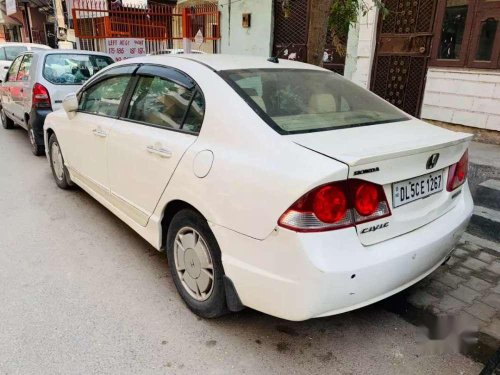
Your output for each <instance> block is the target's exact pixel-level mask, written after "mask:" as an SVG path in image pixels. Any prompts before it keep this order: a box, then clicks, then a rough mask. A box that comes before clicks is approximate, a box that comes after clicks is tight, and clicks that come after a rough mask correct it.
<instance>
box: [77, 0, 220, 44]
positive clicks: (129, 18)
mask: <svg viewBox="0 0 500 375" xmlns="http://www.w3.org/2000/svg"><path fill="white" fill-rule="evenodd" d="M72 16H73V24H74V30H75V36H76V38H77V40H78V47H79V48H80V49H85V50H92V51H103V52H105V40H106V39H107V38H144V40H145V42H146V50H147V51H146V52H147V53H155V52H157V51H159V50H162V49H166V48H182V39H183V38H189V39H192V40H194V38H195V36H196V33H197V32H198V31H201V32H202V34H203V43H202V44H203V46H202V45H198V46H193V48H195V47H197V48H199V49H203V50H204V52H210V53H212V52H216V51H217V48H216V43H217V41H218V40H219V39H220V27H219V25H220V13H219V11H218V8H217V4H208V5H198V6H189V7H187V6H185V7H182V6H172V5H167V4H161V3H154V2H148V5H147V6H123V5H121V2H120V1H116V2H111V1H108V0H75V2H74V5H73V9H72Z"/></svg>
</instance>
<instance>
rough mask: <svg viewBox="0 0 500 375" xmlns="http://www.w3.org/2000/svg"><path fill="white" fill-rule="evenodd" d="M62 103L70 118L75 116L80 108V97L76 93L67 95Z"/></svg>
mask: <svg viewBox="0 0 500 375" xmlns="http://www.w3.org/2000/svg"><path fill="white" fill-rule="evenodd" d="M62 105H63V108H64V110H65V111H66V114H67V115H68V117H69V118H70V119H71V118H73V116H74V115H75V112H76V111H77V110H78V98H77V97H76V94H68V95H66V97H65V98H64V100H63V103H62Z"/></svg>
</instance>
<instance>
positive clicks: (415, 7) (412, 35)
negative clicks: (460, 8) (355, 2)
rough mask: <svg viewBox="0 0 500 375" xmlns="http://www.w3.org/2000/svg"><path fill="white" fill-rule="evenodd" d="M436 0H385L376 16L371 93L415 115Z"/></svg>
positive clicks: (425, 64)
mask: <svg viewBox="0 0 500 375" xmlns="http://www.w3.org/2000/svg"><path fill="white" fill-rule="evenodd" d="M436 4H437V0H387V1H385V5H386V7H387V8H388V9H389V11H390V13H389V15H388V16H387V17H386V19H384V20H382V17H380V19H379V22H378V30H377V47H376V52H375V59H374V64H373V69H372V79H371V90H372V91H373V92H374V93H376V94H377V95H379V96H381V97H382V98H384V99H386V100H388V101H389V102H391V103H392V104H394V105H395V106H397V107H399V108H401V109H402V110H403V111H405V112H407V113H409V114H411V115H413V116H419V114H420V109H421V102H422V96H423V90H424V87H425V76H426V72H427V62H428V60H429V55H430V47H431V39H432V35H433V34H432V25H433V20H434V13H435V9H436Z"/></svg>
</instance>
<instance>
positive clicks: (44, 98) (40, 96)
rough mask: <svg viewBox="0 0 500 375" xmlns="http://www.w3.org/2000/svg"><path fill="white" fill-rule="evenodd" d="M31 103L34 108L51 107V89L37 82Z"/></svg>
mask: <svg viewBox="0 0 500 375" xmlns="http://www.w3.org/2000/svg"><path fill="white" fill-rule="evenodd" d="M31 103H32V106H33V108H49V109H50V108H51V104H50V96H49V91H48V90H47V89H46V88H45V86H43V85H41V84H39V83H35V85H34V86H33V97H32V100H31Z"/></svg>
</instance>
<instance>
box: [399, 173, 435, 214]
mask: <svg viewBox="0 0 500 375" xmlns="http://www.w3.org/2000/svg"><path fill="white" fill-rule="evenodd" d="M443 171H444V170H443V169H442V170H440V171H436V172H432V173H429V174H426V175H423V176H420V177H415V178H410V179H408V180H404V181H399V182H395V183H393V184H392V206H393V207H399V206H402V205H404V204H407V203H410V202H413V201H416V200H418V199H422V198H425V197H428V196H429V195H432V194H435V193H439V192H440V191H442V190H443Z"/></svg>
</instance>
